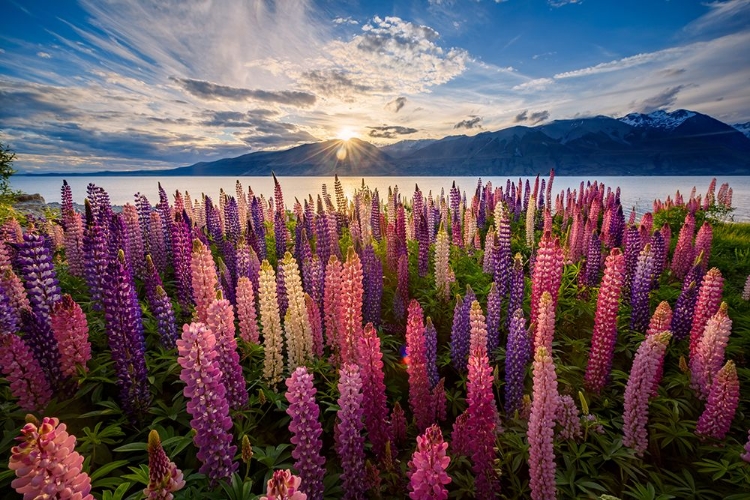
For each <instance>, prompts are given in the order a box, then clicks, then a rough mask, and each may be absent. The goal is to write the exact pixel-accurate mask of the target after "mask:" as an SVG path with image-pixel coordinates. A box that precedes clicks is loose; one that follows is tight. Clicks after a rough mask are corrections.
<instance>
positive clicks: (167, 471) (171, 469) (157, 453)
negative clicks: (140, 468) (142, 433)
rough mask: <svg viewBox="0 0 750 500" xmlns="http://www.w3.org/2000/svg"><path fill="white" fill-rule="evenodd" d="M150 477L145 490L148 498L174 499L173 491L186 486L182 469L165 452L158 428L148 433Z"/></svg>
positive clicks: (153, 499)
mask: <svg viewBox="0 0 750 500" xmlns="http://www.w3.org/2000/svg"><path fill="white" fill-rule="evenodd" d="M148 478H149V481H148V485H147V486H146V488H145V489H144V490H143V494H144V495H145V497H146V500H172V499H173V498H174V495H173V494H172V493H174V492H175V491H179V490H181V489H182V488H183V487H184V486H185V480H184V479H183V478H182V471H181V470H180V469H178V468H177V466H176V465H175V463H174V462H172V461H171V460H170V459H169V457H168V456H167V454H166V453H165V452H164V448H163V447H162V445H161V439H160V438H159V433H158V432H157V431H156V429H152V430H151V432H149V434H148Z"/></svg>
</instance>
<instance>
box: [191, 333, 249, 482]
mask: <svg viewBox="0 0 750 500" xmlns="http://www.w3.org/2000/svg"><path fill="white" fill-rule="evenodd" d="M177 352H178V358H177V362H178V363H179V364H180V366H181V367H182V372H181V373H180V380H182V381H183V382H185V388H184V389H183V393H184V394H185V397H187V398H188V399H189V401H188V404H187V410H188V413H190V415H191V416H192V417H193V418H192V420H191V421H190V426H191V427H192V428H193V429H194V430H195V435H194V436H193V442H194V443H195V445H196V446H197V447H198V455H197V456H198V459H199V460H200V461H201V463H202V465H201V468H200V472H201V473H202V474H206V475H207V476H208V478H209V480H210V481H211V484H212V485H215V484H216V483H217V482H218V481H221V480H224V479H227V478H229V477H230V476H231V475H232V473H234V472H235V471H236V470H237V467H238V464H237V463H236V462H234V454H235V452H236V451H237V447H236V446H234V445H232V433H231V430H232V419H231V418H230V416H229V404H228V402H227V399H226V397H225V389H224V384H223V383H222V374H221V370H220V369H219V362H218V360H217V359H216V358H217V357H218V353H217V352H216V337H215V336H214V334H213V332H212V331H211V330H209V329H208V328H206V325H204V324H203V323H191V324H189V325H188V324H186V325H185V326H184V327H183V329H182V338H181V339H179V340H178V341H177Z"/></svg>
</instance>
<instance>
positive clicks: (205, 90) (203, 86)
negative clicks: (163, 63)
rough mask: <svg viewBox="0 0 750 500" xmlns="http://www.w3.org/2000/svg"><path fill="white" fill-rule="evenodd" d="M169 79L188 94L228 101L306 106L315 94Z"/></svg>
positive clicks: (312, 102) (312, 100)
mask: <svg viewBox="0 0 750 500" xmlns="http://www.w3.org/2000/svg"><path fill="white" fill-rule="evenodd" d="M170 80H172V81H173V82H176V83H178V84H179V85H181V86H182V87H183V88H184V89H185V90H186V91H187V92H189V93H190V94H192V95H194V96H196V97H200V98H201V99H209V100H212V99H228V100H230V101H244V100H249V99H250V100H257V101H263V102H275V103H279V104H286V105H289V106H299V107H306V106H311V105H313V104H315V96H314V95H313V94H310V93H308V92H299V91H292V90H278V91H271V90H251V89H243V88H236V87H229V86H226V85H219V84H216V83H211V82H207V81H204V80H193V79H190V78H176V77H171V78H170Z"/></svg>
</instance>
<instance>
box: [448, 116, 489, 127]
mask: <svg viewBox="0 0 750 500" xmlns="http://www.w3.org/2000/svg"><path fill="white" fill-rule="evenodd" d="M481 121H482V117H481V116H473V117H471V118H469V119H467V120H461V121H460V122H458V123H456V124H455V125H453V128H454V129H455V128H465V129H471V128H482V125H481Z"/></svg>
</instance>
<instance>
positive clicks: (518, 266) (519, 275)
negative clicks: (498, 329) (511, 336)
mask: <svg viewBox="0 0 750 500" xmlns="http://www.w3.org/2000/svg"><path fill="white" fill-rule="evenodd" d="M524 286H525V283H524V277H523V258H522V257H521V254H520V253H517V254H516V256H515V258H514V260H513V268H512V269H511V273H510V298H509V299H508V316H507V324H508V325H510V322H511V319H512V318H513V312H515V311H517V310H518V309H519V308H521V306H522V305H523V295H524Z"/></svg>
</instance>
